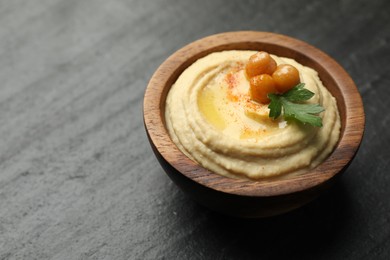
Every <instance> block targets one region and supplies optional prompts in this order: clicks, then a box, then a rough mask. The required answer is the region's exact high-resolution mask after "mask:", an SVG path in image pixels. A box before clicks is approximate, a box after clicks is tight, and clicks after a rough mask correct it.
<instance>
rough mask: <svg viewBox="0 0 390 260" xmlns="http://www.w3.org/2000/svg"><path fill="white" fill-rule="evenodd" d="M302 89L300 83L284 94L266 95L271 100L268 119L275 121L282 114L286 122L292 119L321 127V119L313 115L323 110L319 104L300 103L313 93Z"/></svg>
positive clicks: (302, 84)
mask: <svg viewBox="0 0 390 260" xmlns="http://www.w3.org/2000/svg"><path fill="white" fill-rule="evenodd" d="M304 87H305V84H304V83H300V84H298V85H296V86H295V87H294V88H292V89H290V90H289V91H287V92H286V93H284V94H268V97H269V98H270V99H271V103H270V104H269V106H268V108H269V109H270V112H269V117H271V118H273V119H277V118H278V117H279V116H280V115H281V114H282V112H283V116H284V117H285V118H286V119H287V120H289V119H294V120H297V121H299V122H301V123H303V124H310V125H313V126H317V127H322V118H321V117H319V116H316V115H315V114H318V113H321V112H323V111H324V110H325V109H324V108H323V107H322V106H320V105H319V104H305V103H302V101H306V100H309V99H310V98H312V97H313V96H314V93H313V92H311V91H310V90H308V89H305V88H304Z"/></svg>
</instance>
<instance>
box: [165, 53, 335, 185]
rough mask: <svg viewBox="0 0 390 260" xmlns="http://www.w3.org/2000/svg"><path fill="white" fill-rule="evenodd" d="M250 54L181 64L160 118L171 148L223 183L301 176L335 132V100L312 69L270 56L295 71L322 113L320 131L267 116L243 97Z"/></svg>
mask: <svg viewBox="0 0 390 260" xmlns="http://www.w3.org/2000/svg"><path fill="white" fill-rule="evenodd" d="M254 53H256V52H255V51H223V52H215V53H212V54H209V55H208V56H206V57H203V58H201V59H199V60H197V61H196V62H195V63H193V64H192V65H191V66H189V67H188V68H187V69H186V70H185V71H184V72H183V73H182V74H181V75H180V77H179V78H178V79H177V81H176V83H175V84H174V85H173V86H172V88H171V90H170V91H169V93H168V96H167V100H166V110H165V118H166V125H167V129H168V132H169V134H170V136H171V139H172V141H173V142H174V143H175V144H176V145H177V147H178V148H179V149H180V150H181V151H182V152H183V153H184V154H186V155H187V156H188V157H189V158H191V159H192V160H194V161H196V162H198V163H199V164H201V165H202V166H203V167H205V168H207V169H209V170H211V171H213V172H215V173H218V174H220V175H224V176H227V177H231V178H243V179H251V180H258V179H262V178H269V177H284V176H291V175H295V174H300V173H303V172H305V171H307V170H309V169H312V168H314V167H316V166H317V165H318V164H320V163H321V162H322V161H323V160H324V159H325V158H326V157H327V156H328V155H329V154H330V153H331V152H332V150H333V148H334V147H335V145H336V143H337V141H338V139H339V135H340V116H339V113H338V109H337V105H336V100H335V98H334V97H332V95H331V94H330V93H329V91H328V90H327V89H326V88H325V87H324V85H323V84H322V82H321V80H320V79H319V77H318V74H317V72H316V71H314V70H313V69H311V68H308V67H305V66H303V65H301V64H299V63H297V62H296V61H294V60H292V59H289V58H283V57H277V56H275V55H271V56H272V58H273V59H274V60H275V61H276V63H277V64H278V65H279V64H284V63H287V64H290V65H293V66H294V67H296V68H297V69H298V70H299V74H300V75H299V76H300V80H301V82H302V83H305V87H306V88H307V89H308V90H310V91H312V92H314V93H315V95H314V97H313V98H311V99H310V100H308V101H307V102H308V103H319V104H320V105H321V106H323V107H324V108H325V111H324V112H322V113H320V114H319V116H320V117H322V122H323V127H321V128H319V127H313V126H311V125H303V124H301V123H298V122H295V121H284V119H283V117H280V119H278V120H273V119H271V118H269V116H268V114H269V109H268V105H267V104H266V105H264V104H259V103H256V102H254V101H252V100H251V99H250V94H249V81H248V79H247V78H246V76H245V64H246V63H247V61H248V60H249V57H250V56H251V55H253V54H254Z"/></svg>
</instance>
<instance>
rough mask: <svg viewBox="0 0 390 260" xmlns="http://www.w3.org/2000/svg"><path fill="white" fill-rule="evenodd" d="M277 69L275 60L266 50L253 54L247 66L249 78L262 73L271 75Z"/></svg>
mask: <svg viewBox="0 0 390 260" xmlns="http://www.w3.org/2000/svg"><path fill="white" fill-rule="evenodd" d="M275 70H276V62H275V60H274V59H273V58H272V57H271V56H270V55H269V54H268V53H267V52H265V51H260V52H258V53H256V54H253V55H252V56H251V57H250V58H249V61H248V63H247V65H246V67H245V71H246V75H247V76H248V78H251V77H254V76H256V75H261V74H269V75H271V74H272V73H273V72H274V71H275Z"/></svg>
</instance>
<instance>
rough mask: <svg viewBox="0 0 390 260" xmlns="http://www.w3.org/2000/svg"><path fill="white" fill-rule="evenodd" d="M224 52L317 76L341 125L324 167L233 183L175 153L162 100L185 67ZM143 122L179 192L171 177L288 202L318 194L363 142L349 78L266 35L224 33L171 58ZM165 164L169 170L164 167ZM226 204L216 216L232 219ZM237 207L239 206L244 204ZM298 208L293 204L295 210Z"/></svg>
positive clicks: (149, 92) (308, 51)
mask: <svg viewBox="0 0 390 260" xmlns="http://www.w3.org/2000/svg"><path fill="white" fill-rule="evenodd" d="M222 50H264V51H267V52H269V53H272V54H276V55H278V56H283V57H289V58H293V59H295V60H297V61H298V62H300V63H301V64H303V65H305V66H309V67H311V68H313V69H315V70H316V71H317V72H318V73H319V76H320V78H321V80H322V81H323V83H324V85H325V86H327V88H328V89H329V90H330V92H331V93H332V94H333V96H335V98H336V100H337V103H338V107H339V111H340V117H341V122H342V127H341V135H340V140H339V143H338V144H337V146H336V148H335V150H334V152H333V153H332V154H331V155H330V156H329V157H328V158H327V159H326V160H325V161H324V162H323V163H322V164H320V165H319V166H318V167H316V168H315V169H313V170H310V171H309V172H307V173H306V174H303V175H300V176H296V177H291V178H289V179H284V180H274V179H273V180H264V181H246V180H235V179H230V178H226V177H223V176H219V175H216V174H214V173H212V172H210V171H209V170H207V169H204V168H203V167H201V166H199V165H198V164H197V163H195V162H193V161H192V160H190V159H189V158H187V157H186V156H185V155H184V154H183V153H182V152H181V151H179V150H178V148H177V147H176V146H175V145H174V144H173V143H172V141H171V139H170V137H169V135H168V133H167V130H166V128H165V125H164V111H165V99H166V95H167V93H168V91H169V89H170V87H171V86H172V84H173V83H174V82H175V80H176V79H177V77H178V76H179V75H180V74H181V72H182V71H183V70H184V69H185V68H186V67H188V66H189V65H190V64H192V63H193V62H194V61H196V60H197V59H199V58H200V57H203V56H205V55H207V54H209V53H211V52H215V51H222ZM144 122H145V126H146V130H147V132H148V135H149V139H150V140H151V143H152V145H153V147H154V150H155V153H157V154H161V158H160V163H161V162H162V163H161V164H162V166H163V167H164V169H165V170H166V172H167V173H168V174H169V175H170V176H171V178H172V179H173V180H176V183H178V184H179V186H182V183H181V182H182V181H183V180H179V178H175V177H172V176H173V175H180V174H183V175H184V176H186V177H187V178H188V179H190V180H192V181H194V182H196V183H198V184H200V185H203V186H205V187H206V188H209V189H211V190H215V191H218V192H220V193H221V194H231V195H238V196H252V197H258V198H264V197H267V198H269V197H272V196H281V195H288V196H289V197H290V198H289V199H290V200H293V198H295V197H296V196H298V195H297V194H298V193H304V192H305V191H308V190H309V191H310V193H311V194H312V193H313V190H316V189H322V188H323V187H322V186H323V185H325V183H326V182H328V181H329V180H330V179H332V178H333V177H334V176H336V175H337V174H339V173H341V172H343V170H344V169H345V168H346V167H347V166H348V165H349V163H350V161H351V160H352V159H353V157H354V156H355V154H356V152H357V150H358V148H359V145H360V142H361V140H362V137H363V131H364V111H363V103H362V100H361V97H360V95H359V92H358V91H357V88H356V86H355V84H354V82H353V81H352V79H351V78H350V76H349V75H348V74H347V73H346V72H345V70H344V69H343V68H342V67H341V66H340V65H339V64H337V62H335V61H334V60H333V59H332V58H330V57H329V56H328V55H326V54H325V53H323V52H321V51H320V50H318V49H316V48H314V47H313V46H310V45H309V44H306V43H304V42H302V41H299V40H296V39H293V38H290V37H287V36H283V35H279V34H274V33H267V32H253V31H242V32H230V33H222V34H217V35H213V36H209V37H206V38H203V39H200V40H198V41H195V42H193V43H191V44H189V45H187V46H185V47H183V48H182V49H180V50H178V51H177V52H175V53H174V54H173V55H172V56H170V57H169V58H168V59H167V60H166V61H165V62H164V63H163V64H162V65H161V66H160V67H159V68H158V69H157V71H156V72H155V74H154V75H153V77H152V78H151V80H150V82H149V85H148V87H147V89H146V92H145V97H144ZM164 161H165V162H164ZM167 164H170V165H171V166H172V167H168V166H167ZM185 186H188V185H187V184H186V185H185ZM197 187H198V188H196V187H192V188H191V189H195V191H194V190H191V191H189V190H188V189H186V188H184V189H185V190H186V191H187V192H191V193H194V196H193V197H195V198H198V200H199V194H198V192H197V191H198V190H199V189H200V187H201V186H197ZM200 193H201V192H200ZM307 193H309V192H307ZM299 195H301V194H299ZM213 196H216V195H213ZM309 197H310V196H309ZM305 199H306V200H305V202H307V201H308V199H307V198H305ZM201 202H203V204H206V205H207V204H208V205H209V206H210V207H211V208H213V206H211V205H210V204H209V197H207V196H204V200H203V201H201ZM225 202H226V203H222V200H219V201H218V203H216V204H218V205H222V204H223V205H226V206H229V205H230V206H229V208H223V209H219V210H220V211H223V212H229V213H230V214H234V211H231V210H230V209H231V205H233V204H234V203H231V202H230V201H225ZM240 203H241V205H243V203H242V202H240ZM296 203H297V202H295V201H294V205H295V204H296ZM252 206H253V205H252ZM286 207H288V205H283V207H282V208H286ZM252 208H254V207H252ZM267 210H268V209H267ZM236 212H237V211H236ZM238 215H240V213H238Z"/></svg>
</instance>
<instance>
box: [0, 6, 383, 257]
mask: <svg viewBox="0 0 390 260" xmlns="http://www.w3.org/2000/svg"><path fill="white" fill-rule="evenodd" d="M0 24H1V26H0V82H1V83H0V120H1V124H0V259H260V258H261V259H263V258H276V257H282V256H284V257H286V258H287V259H290V258H300V259H302V258H307V259H390V175H389V171H388V170H389V166H390V165H389V159H390V131H389V129H388V125H390V116H389V114H390V111H389V105H390V101H389V98H390V62H389V58H390V46H389V44H390V2H389V1H387V0H379V1H356V0H345V1H294V2H293V1H276V0H275V1H222V0H220V1H209V0H208V1H170V0H165V1H141V0H138V1H125V0H112V1H105V0H95V1H92V0H90V1H88V0H63V1H61V0H39V1H27V0H25V1H23V0H15V1H14V0H8V1H2V2H1V3H0ZM235 30H258V31H271V32H277V33H283V34H286V35H289V36H293V37H296V38H298V39H301V40H304V41H307V42H308V43H310V44H312V45H314V46H316V47H318V48H320V49H322V50H323V51H325V52H326V53H328V54H330V55H331V56H332V57H334V58H335V59H336V60H337V61H339V62H340V63H341V64H342V65H343V66H344V68H345V69H346V70H347V71H348V72H349V73H350V74H351V76H352V78H353V79H354V80H355V82H356V84H357V86H358V88H359V91H360V93H361V94H362V97H363V101H364V104H365V112H366V117H367V118H366V133H365V138H364V141H363V143H362V147H361V149H360V151H359V153H358V155H357V157H356V159H355V160H354V162H353V163H352V165H351V166H350V168H349V169H348V171H347V172H346V173H345V174H344V175H343V177H342V178H341V179H340V181H339V182H338V183H337V185H336V186H335V187H334V188H332V189H331V190H330V191H329V192H327V193H325V194H323V196H321V197H320V198H319V199H317V200H316V201H314V202H312V203H311V204H309V205H307V206H305V207H303V208H301V209H298V210H296V211H293V212H291V213H289V214H285V215H282V216H278V217H274V218H269V219H261V220H243V219H235V218H230V217H225V216H221V215H219V214H217V213H214V212H211V211H209V210H208V209H205V208H203V207H201V206H199V205H197V204H196V203H194V202H193V201H192V200H190V199H189V198H187V197H186V196H185V195H184V194H183V193H182V192H181V191H180V190H178V188H176V186H175V185H174V184H173V183H172V182H171V181H170V180H169V178H168V177H167V176H166V175H165V174H164V173H163V171H162V169H161V168H160V166H159V165H158V163H157V160H156V159H155V158H154V156H153V154H152V151H151V149H150V147H149V144H148V142H147V138H146V134H145V132H144V127H143V121H142V101H143V94H144V90H145V87H146V85H147V82H148V80H149V78H150V77H151V75H152V73H153V72H154V70H155V69H156V68H157V67H158V66H159V65H160V64H161V63H162V62H163V60H164V59H165V58H167V57H168V56H169V55H170V54H171V53H173V52H174V51H175V50H177V49H178V48H180V47H182V46H184V45H185V44H187V43H189V42H191V41H193V40H196V39H199V38H201V37H204V36H207V35H210V34H214V33H218V32H224V31H235ZM386 127H387V129H386Z"/></svg>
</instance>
